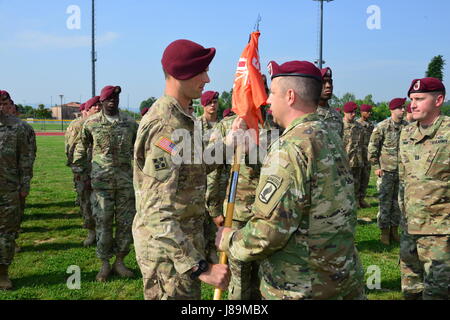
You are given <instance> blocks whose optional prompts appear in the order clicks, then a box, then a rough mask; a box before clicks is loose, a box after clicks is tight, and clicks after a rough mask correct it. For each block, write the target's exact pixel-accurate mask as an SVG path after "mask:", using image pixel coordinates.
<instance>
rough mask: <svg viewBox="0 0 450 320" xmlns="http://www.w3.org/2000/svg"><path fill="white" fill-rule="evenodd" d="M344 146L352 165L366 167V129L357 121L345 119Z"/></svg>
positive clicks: (353, 166)
mask: <svg viewBox="0 0 450 320" xmlns="http://www.w3.org/2000/svg"><path fill="white" fill-rule="evenodd" d="M344 148H345V151H346V152H347V156H348V159H349V161H350V167H352V168H356V167H364V149H365V147H364V129H363V127H362V126H361V125H360V124H359V123H358V122H356V121H353V122H347V121H344Z"/></svg>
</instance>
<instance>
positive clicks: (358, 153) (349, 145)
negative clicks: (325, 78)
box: [343, 102, 365, 207]
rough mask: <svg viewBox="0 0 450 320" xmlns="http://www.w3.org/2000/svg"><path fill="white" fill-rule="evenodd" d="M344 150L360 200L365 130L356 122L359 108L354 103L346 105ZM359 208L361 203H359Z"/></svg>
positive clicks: (356, 194)
mask: <svg viewBox="0 0 450 320" xmlns="http://www.w3.org/2000/svg"><path fill="white" fill-rule="evenodd" d="M343 109H344V148H345V151H346V152H347V155H348V159H349V161H350V168H351V169H352V174H353V181H354V187H355V197H356V199H359V196H360V185H361V180H362V179H361V173H362V170H363V168H364V149H365V147H364V128H363V127H362V126H361V125H360V124H359V122H357V121H355V117H356V110H358V106H357V104H356V103H354V102H348V103H346V104H345V105H344V108H343ZM357 206H358V207H359V202H358V201H357Z"/></svg>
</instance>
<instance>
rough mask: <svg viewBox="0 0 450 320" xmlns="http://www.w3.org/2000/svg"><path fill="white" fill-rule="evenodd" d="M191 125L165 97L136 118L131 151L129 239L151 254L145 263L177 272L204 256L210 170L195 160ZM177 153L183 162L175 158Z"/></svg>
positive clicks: (171, 99)
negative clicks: (167, 265) (132, 194)
mask: <svg viewBox="0 0 450 320" xmlns="http://www.w3.org/2000/svg"><path fill="white" fill-rule="evenodd" d="M195 123H196V119H195V118H194V117H192V116H190V115H189V114H187V113H186V112H185V111H184V110H183V108H182V107H181V105H180V104H179V103H178V101H177V100H176V99H175V98H173V97H171V96H167V95H165V96H163V97H161V98H160V99H158V100H157V101H156V102H155V104H154V105H153V106H152V108H151V109H150V111H149V112H148V113H147V114H146V115H145V117H144V118H143V119H142V121H141V123H140V125H139V130H138V135H137V139H136V143H135V150H134V177H133V179H134V189H135V194H136V211H137V212H136V216H135V219H134V223H133V235H134V238H135V241H138V242H139V243H145V246H146V247H147V248H149V250H147V251H149V252H150V251H151V252H152V255H151V256H149V257H146V258H147V259H148V260H149V261H152V262H154V264H155V265H158V264H164V263H170V264H173V266H174V268H175V270H176V271H177V273H180V274H183V273H185V272H187V271H188V270H191V269H192V268H193V267H194V266H195V265H196V264H197V263H198V262H199V261H200V260H204V259H205V238H204V233H203V231H202V229H203V222H204V219H205V217H206V214H205V192H206V175H207V173H208V172H210V171H212V170H214V169H215V165H206V164H205V163H204V162H203V161H202V159H200V161H196V160H195V150H196V148H198V147H200V148H201V147H202V141H201V139H202V137H200V146H195V142H196V141H195V136H196V135H199V133H195V132H194V131H195ZM200 136H201V134H200ZM189 139H190V140H189ZM179 146H183V148H184V149H183V150H179V149H178V147H179ZM181 153H182V157H183V159H184V161H179V160H180V159H178V158H177V156H178V155H181Z"/></svg>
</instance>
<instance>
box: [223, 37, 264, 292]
mask: <svg viewBox="0 0 450 320" xmlns="http://www.w3.org/2000/svg"><path fill="white" fill-rule="evenodd" d="M259 36H260V32H259V31H258V30H257V31H255V32H253V33H252V34H251V35H250V41H249V43H248V44H247V47H246V48H245V49H244V51H243V52H242V55H241V58H240V59H239V62H238V66H237V71H236V79H235V80H234V86H233V98H232V105H233V109H232V110H233V112H234V113H236V114H237V115H238V116H239V117H241V118H243V119H244V120H245V122H246V123H247V126H248V128H249V129H253V130H254V132H256V137H255V138H256V139H255V140H256V143H258V144H259V127H258V123H261V124H262V123H263V120H262V114H261V110H260V107H261V106H262V105H264V104H265V103H266V101H267V93H266V89H265V87H264V80H263V78H262V74H261V64H260V61H259V53H258V39H259ZM242 154H243V149H242V143H240V144H238V145H237V146H236V150H235V153H234V159H233V166H232V168H231V184H230V190H229V193H228V203H227V210H226V218H225V224H224V226H225V227H228V228H231V224H232V222H233V213H234V205H235V200H236V190H237V185H238V179H239V170H240V161H241V159H242ZM227 262H228V258H227V255H226V253H225V252H221V253H220V262H219V263H220V264H227ZM221 298H222V290H220V289H217V288H216V290H215V291H214V300H221Z"/></svg>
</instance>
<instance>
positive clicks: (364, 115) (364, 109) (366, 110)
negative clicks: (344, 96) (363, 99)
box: [357, 104, 375, 208]
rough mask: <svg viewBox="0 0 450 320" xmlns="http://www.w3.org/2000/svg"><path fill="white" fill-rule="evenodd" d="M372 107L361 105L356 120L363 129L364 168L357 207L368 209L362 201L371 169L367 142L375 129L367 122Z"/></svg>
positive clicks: (366, 204)
mask: <svg viewBox="0 0 450 320" xmlns="http://www.w3.org/2000/svg"><path fill="white" fill-rule="evenodd" d="M372 108H373V107H372V106H370V105H367V104H363V105H361V107H360V108H359V109H360V111H361V118H359V119H358V120H357V122H358V123H359V124H360V125H361V126H362V127H363V129H364V143H363V144H364V151H363V152H364V154H363V160H364V166H363V169H362V172H361V185H360V186H359V198H358V200H359V206H360V207H361V208H369V207H370V205H369V204H368V203H367V202H366V201H365V200H364V198H365V197H366V191H367V187H368V185H369V180H370V174H371V171H372V167H371V166H370V162H369V159H368V150H367V148H368V147H369V142H370V136H371V135H372V131H373V129H374V128H375V126H374V125H373V123H372V122H371V121H369V119H370V115H371V114H372Z"/></svg>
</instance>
